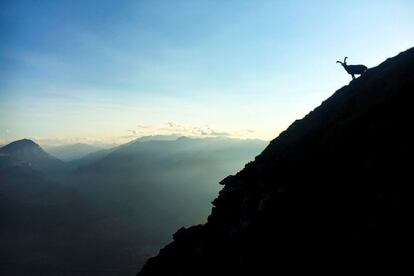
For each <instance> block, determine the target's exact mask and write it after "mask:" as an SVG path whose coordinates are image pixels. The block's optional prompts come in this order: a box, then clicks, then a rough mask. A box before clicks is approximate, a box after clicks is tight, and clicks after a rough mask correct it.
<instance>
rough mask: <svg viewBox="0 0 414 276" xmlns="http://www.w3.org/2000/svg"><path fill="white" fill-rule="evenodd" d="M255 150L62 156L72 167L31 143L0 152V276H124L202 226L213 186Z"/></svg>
mask: <svg viewBox="0 0 414 276" xmlns="http://www.w3.org/2000/svg"><path fill="white" fill-rule="evenodd" d="M265 146H266V142H264V141H260V140H238V139H227V138H206V139H192V138H186V137H179V138H177V137H172V136H167V137H163V136H153V137H144V138H139V139H136V140H134V141H131V142H130V143H127V144H124V145H121V146H118V147H115V148H112V149H97V148H95V147H89V146H85V145H70V146H68V147H66V148H64V147H62V148H60V149H59V150H60V153H61V154H62V155H60V157H62V156H63V155H65V154H66V153H67V151H68V150H69V151H70V149H73V151H74V152H75V151H76V154H74V155H72V157H70V158H69V157H68V155H66V157H68V160H69V159H71V158H73V157H74V156H75V155H77V156H78V157H80V158H78V159H74V160H71V161H68V162H64V161H61V160H59V159H57V158H56V157H53V156H52V155H51V154H49V153H47V152H45V151H44V150H43V149H42V148H41V147H40V146H39V145H37V144H36V143H34V142H33V141H31V140H27V139H23V140H19V141H15V142H13V143H10V144H8V145H6V146H4V147H2V148H0V199H1V200H0V221H2V227H1V229H0V244H2V246H1V247H0V272H4V273H5V275H21V274H29V275H56V274H62V273H66V274H67V275H78V274H80V273H86V274H87V275H114V274H120V275H134V274H135V272H136V271H137V269H139V268H140V266H141V265H142V263H143V262H144V260H145V259H146V258H148V257H149V256H151V255H152V254H154V253H156V252H157V250H158V249H159V248H160V247H161V246H163V245H164V244H166V243H167V242H168V241H169V239H170V237H171V234H172V233H173V231H174V230H175V229H176V228H177V227H178V226H180V225H182V224H184V225H191V224H193V223H200V222H203V220H204V218H205V216H206V215H207V214H208V212H209V211H210V208H211V205H210V202H211V200H212V199H213V198H214V197H215V196H216V194H217V192H218V189H219V187H218V185H216V184H215V183H217V181H219V180H220V179H221V178H223V177H224V176H225V175H227V174H229V173H234V172H237V171H238V170H240V169H241V168H242V166H243V164H244V163H246V162H247V161H249V160H252V159H253V158H254V156H255V155H257V154H259V153H260V151H261V150H263V148H264V147H265ZM77 149H79V150H77ZM88 151H89V152H88ZM51 152H52V151H51ZM55 155H59V154H55ZM194 180H197V181H194ZM194 183H196V185H195V184H194ZM114 252H115V253H114Z"/></svg>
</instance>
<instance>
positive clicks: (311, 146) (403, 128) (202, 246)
mask: <svg viewBox="0 0 414 276" xmlns="http://www.w3.org/2000/svg"><path fill="white" fill-rule="evenodd" d="M413 92H414V48H412V49H409V50H407V51H405V52H403V53H400V54H399V55H398V56H396V57H394V58H390V59H388V60H386V61H385V62H383V63H382V64H380V65H379V66H377V67H375V68H372V69H369V70H368V71H366V72H365V73H364V74H363V75H362V76H361V77H360V78H358V79H356V80H353V81H351V82H350V84H349V85H347V86H345V87H343V88H341V89H339V90H338V91H337V92H335V93H334V95H332V96H331V97H330V98H328V99H327V100H326V101H324V102H323V103H322V105H321V106H319V107H317V108H316V109H315V110H313V111H312V112H310V113H309V114H308V115H307V116H305V117H304V118H303V119H301V120H297V121H295V122H294V123H293V124H292V125H291V126H290V127H289V128H288V129H287V130H286V131H284V132H283V133H281V134H280V135H279V137H277V138H276V139H275V140H273V141H272V142H271V143H270V145H269V146H268V147H267V148H266V149H265V150H264V151H263V153H262V154H260V155H259V156H258V157H257V158H256V159H255V161H254V162H251V163H248V164H247V165H246V166H245V168H244V169H243V170H242V171H240V172H239V173H237V174H236V175H232V176H229V177H227V178H225V179H224V180H223V181H222V182H221V184H223V185H224V188H223V189H222V190H221V191H220V195H219V197H218V198H216V199H215V200H214V201H213V205H214V207H213V209H212V213H211V215H210V216H209V217H208V222H207V223H206V224H205V225H197V226H193V227H190V228H188V229H186V228H181V229H180V230H178V232H176V233H175V234H174V236H173V238H174V241H173V242H172V243H171V244H169V245H167V246H166V247H165V248H164V249H162V250H161V251H160V253H159V254H158V256H156V257H154V258H152V259H150V260H149V261H148V262H147V263H146V265H145V266H144V268H143V269H142V271H141V272H140V273H138V275H140V276H148V275H403V274H407V273H410V272H408V271H410V270H407V269H411V271H412V268H411V260H410V258H409V257H408V256H409V253H407V252H408V251H409V250H410V248H411V242H410V241H411V240H412V239H411V236H412V233H413V232H412V230H413V229H412V227H411V226H410V225H411V218H412V216H413V213H412V211H409V210H412V208H410V206H411V202H412V194H411V192H410V191H411V187H410V186H411V183H412V171H411V167H412V165H411V164H412V163H411V159H412V156H413V146H412V145H413V139H412V134H411V133H412V130H411V125H412V122H413V112H412V105H413V101H412V99H413V97H412V95H413ZM194 181H197V180H196V179H195V180H194Z"/></svg>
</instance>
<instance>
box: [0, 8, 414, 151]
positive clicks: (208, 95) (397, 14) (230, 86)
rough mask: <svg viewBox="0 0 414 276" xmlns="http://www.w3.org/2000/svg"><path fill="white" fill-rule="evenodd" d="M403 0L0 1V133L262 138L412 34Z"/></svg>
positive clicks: (101, 139) (86, 138)
mask: <svg viewBox="0 0 414 276" xmlns="http://www.w3.org/2000/svg"><path fill="white" fill-rule="evenodd" d="M413 14H414V2H413V1H408V0H406V1H403V0H400V1H398V0H396V1H381V0H377V1H350V0H348V1H265V0H262V1H253V0H252V1H243V0H238V1H230V0H229V1H213V0H210V1H207V0H206V1H203V0H200V1H190V0H188V1H180V0H178V1H167V0H165V1H157V0H151V1H144V0H142V1H139V0H137V1H107V0H104V1H103V0H100V1H88V0H86V1H58V0H55V1H34V0H33V1H25V0H2V1H1V2H0V143H6V142H9V141H11V140H15V139H21V138H24V137H27V138H32V139H35V140H37V141H39V142H41V143H42V144H57V143H73V142H89V143H122V142H125V141H128V140H131V139H133V138H134V137H139V136H142V135H149V134H170V133H179V134H184V135H195V136H203V135H209V134H210V135H229V136H233V137H242V138H248V137H250V138H261V139H272V138H274V137H276V136H277V135H278V133H279V132H280V131H282V130H284V129H285V128H286V127H287V126H288V125H289V124H290V123H291V122H292V121H293V120H295V119H298V118H301V117H303V116H304V115H306V114H307V113H308V112H309V111H311V110H312V109H313V108H315V107H316V106H317V105H319V104H320V103H321V102H322V101H323V100H324V99H325V98H327V97H328V96H330V95H331V94H332V93H333V92H334V91H335V90H337V89H338V88H340V87H341V86H343V85H346V84H347V83H348V82H349V81H350V76H349V75H347V74H346V72H345V71H344V70H343V69H342V68H341V67H340V66H339V65H338V64H336V63H335V61H336V60H338V59H343V57H344V56H348V57H349V59H348V62H349V63H363V64H365V65H367V66H368V67H372V66H376V65H378V64H379V63H380V62H382V61H383V60H385V59H386V58H388V57H390V56H394V55H396V54H398V53H399V52H400V51H403V50H406V49H408V48H410V47H412V46H414V16H412V15H413Z"/></svg>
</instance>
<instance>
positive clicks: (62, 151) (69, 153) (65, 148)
mask: <svg viewBox="0 0 414 276" xmlns="http://www.w3.org/2000/svg"><path fill="white" fill-rule="evenodd" d="M99 150H102V148H100V147H96V146H92V145H88V144H80V143H78V144H70V145H61V146H55V147H48V148H46V151H47V152H48V153H49V154H51V155H53V156H54V157H56V158H58V159H60V160H62V161H72V160H75V159H79V158H82V157H84V156H85V155H87V154H90V153H93V152H96V151H99Z"/></svg>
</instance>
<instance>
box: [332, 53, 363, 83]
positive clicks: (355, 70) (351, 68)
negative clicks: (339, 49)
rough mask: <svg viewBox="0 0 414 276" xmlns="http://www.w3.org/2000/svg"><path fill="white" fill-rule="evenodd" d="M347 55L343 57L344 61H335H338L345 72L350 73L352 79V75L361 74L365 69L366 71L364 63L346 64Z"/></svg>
mask: <svg viewBox="0 0 414 276" xmlns="http://www.w3.org/2000/svg"><path fill="white" fill-rule="evenodd" d="M347 58H348V57H345V58H344V62H340V61H339V60H338V61H337V62H336V63H340V64H341V65H342V66H343V67H344V69H345V71H346V72H348V74H350V75H351V76H352V79H355V76H354V75H362V74H363V73H364V72H365V71H367V69H368V68H367V67H366V66H365V65H362V64H358V65H348V64H346V59H347Z"/></svg>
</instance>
